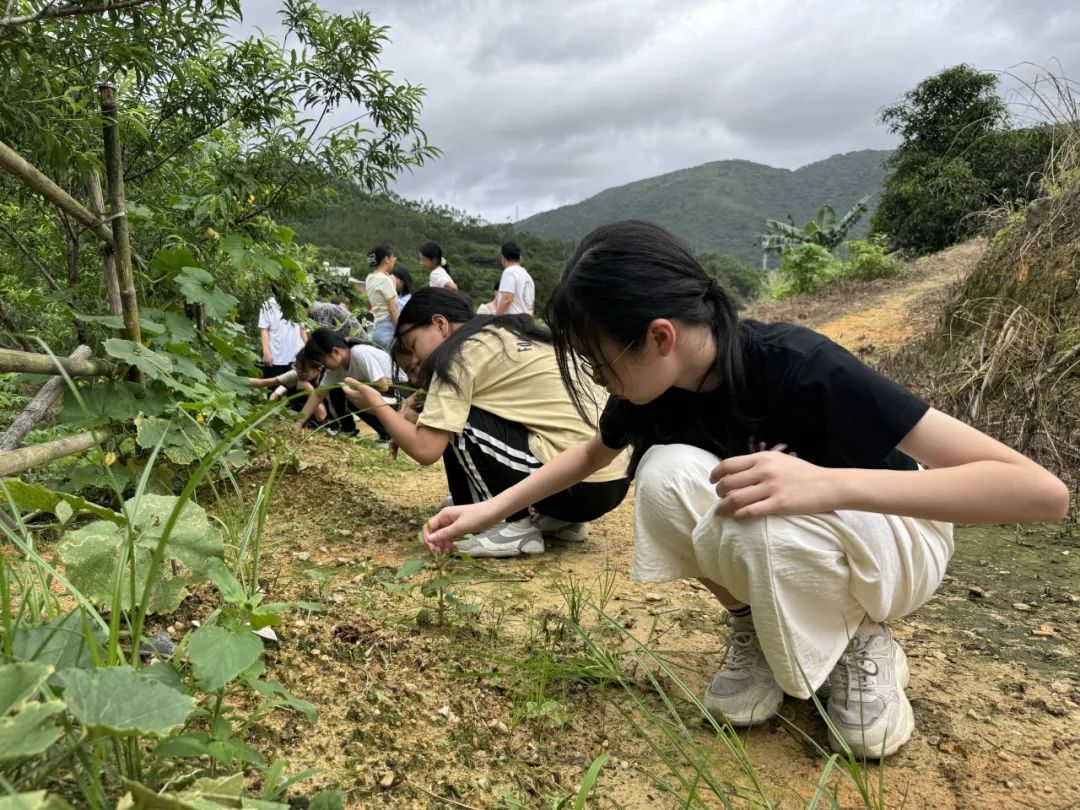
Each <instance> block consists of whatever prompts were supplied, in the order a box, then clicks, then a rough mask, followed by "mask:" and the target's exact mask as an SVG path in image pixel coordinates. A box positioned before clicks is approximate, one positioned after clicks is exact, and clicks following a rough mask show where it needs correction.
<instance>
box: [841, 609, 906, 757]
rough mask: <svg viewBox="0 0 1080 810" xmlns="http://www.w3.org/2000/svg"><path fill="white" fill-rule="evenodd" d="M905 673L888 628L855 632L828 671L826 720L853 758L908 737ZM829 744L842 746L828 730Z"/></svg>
mask: <svg viewBox="0 0 1080 810" xmlns="http://www.w3.org/2000/svg"><path fill="white" fill-rule="evenodd" d="M909 677H910V671H909V670H908V663H907V656H905V655H904V651H903V650H902V649H900V645H899V644H897V643H896V642H895V641H893V637H892V634H891V633H889V628H888V627H886V626H885V625H883V624H874V625H872V626H870V627H868V628H867V629H863V628H862V627H860V628H859V630H857V631H856V633H855V636H853V637H852V639H851V641H850V642H849V643H848V646H847V649H846V650H844V654H843V655H841V656H840V661H839V662H838V663H837V664H836V667H835V668H834V669H833V671H832V674H831V675H829V703H828V714H829V719H830V720H832V723H833V725H834V726H835V727H836V730H837V731H838V732H839V734H840V737H842V738H843V740H844V742H845V743H847V744H848V746H849V747H850V748H851V750H852V752H854V754H855V755H856V756H858V757H864V758H867V759H880V758H881V757H887V756H889V755H890V754H893V753H895V752H896V751H897V749H899V748H900V746H902V745H903V744H904V743H906V742H907V741H908V740H909V739H911V732H913V731H914V730H915V715H914V713H913V712H912V711H911V703H910V701H908V699H907V695H905V694H904V687H905V686H907V683H908V678H909ZM829 743H830V744H831V745H832V749H833V750H834V751H842V750H843V747H842V746H841V744H840V740H838V739H836V737H834V736H833V734H832V731H830V732H829Z"/></svg>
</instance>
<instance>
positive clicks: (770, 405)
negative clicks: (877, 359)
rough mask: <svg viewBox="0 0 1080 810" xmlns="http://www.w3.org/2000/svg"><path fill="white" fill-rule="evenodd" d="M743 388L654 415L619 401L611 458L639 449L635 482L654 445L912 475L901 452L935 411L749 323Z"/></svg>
mask: <svg viewBox="0 0 1080 810" xmlns="http://www.w3.org/2000/svg"><path fill="white" fill-rule="evenodd" d="M739 341H740V348H741V350H742V359H743V385H742V388H741V389H740V391H739V393H738V394H737V396H736V402H735V411H734V413H733V412H732V408H731V405H730V404H729V399H730V394H729V393H728V389H726V388H723V387H722V388H720V389H718V390H716V391H711V392H700V393H698V392H694V391H687V390H685V389H681V388H670V389H668V390H667V391H666V392H664V394H662V395H661V396H660V397H658V398H657V399H655V400H653V401H652V402H650V403H648V404H647V405H634V404H632V403H630V402H628V401H627V400H625V399H617V398H615V397H612V398H610V399H609V400H608V404H607V406H606V407H605V409H604V412H603V414H602V415H601V417H600V438H601V440H602V441H603V442H604V445H605V446H607V447H610V448H617V449H622V448H623V447H626V446H627V445H633V448H634V453H633V460H632V461H631V465H630V470H631V474H633V472H634V471H635V470H636V468H637V464H638V461H639V460H640V458H641V456H642V454H643V453H644V452H645V451H646V450H648V449H649V447H651V446H652V445H654V444H689V445H693V446H695V447H700V448H702V449H705V450H708V451H710V452H712V453H715V454H716V455H717V456H719V457H720V458H726V457H728V456H737V455H743V454H745V453H748V452H753V451H756V450H757V445H758V443H759V442H765V446H766V449H769V448H771V447H773V446H774V445H777V444H781V443H783V444H786V445H787V452H794V453H796V454H797V455H798V457H799V458H801V459H804V460H806V461H809V462H810V463H812V464H817V465H819V466H822V467H858V468H864V469H895V470H913V469H916V464H915V462H914V461H912V459H910V458H909V457H908V456H906V455H904V454H903V453H901V452H900V451H899V450H897V449H896V445H897V444H899V443H900V441H901V440H902V439H903V438H904V437H905V436H906V435H907V434H908V432H909V431H910V430H911V429H912V428H913V427H915V424H916V423H917V422H918V421H919V420H920V419H922V417H923V415H924V414H925V413H926V412H927V410H929V408H930V406H929V405H927V404H926V403H925V402H923V401H922V400H921V399H919V398H918V397H916V396H915V395H914V394H912V393H911V392H910V391H908V390H907V389H905V388H904V387H902V386H900V385H898V384H897V383H895V382H893V381H892V380H890V379H888V378H887V377H884V376H883V375H881V374H879V373H878V372H876V371H874V370H873V369H872V368H870V367H869V366H866V365H864V364H863V363H862V362H860V361H859V360H858V359H857V358H855V357H854V356H853V355H852V354H851V353H850V352H848V351H847V350H846V349H843V348H841V347H840V346H837V345H836V344H835V343H833V342H832V341H831V340H829V339H828V338H826V337H824V336H823V335H819V334H818V333H817V332H812V331H810V330H809V329H804V328H803V327H801V326H793V325H791V324H786V323H776V324H765V323H760V322H758V321H750V320H746V321H742V323H741V325H740V329H739Z"/></svg>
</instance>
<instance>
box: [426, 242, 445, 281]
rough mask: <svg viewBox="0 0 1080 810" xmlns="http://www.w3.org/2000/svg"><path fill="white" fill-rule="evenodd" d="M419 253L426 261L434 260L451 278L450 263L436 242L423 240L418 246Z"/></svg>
mask: <svg viewBox="0 0 1080 810" xmlns="http://www.w3.org/2000/svg"><path fill="white" fill-rule="evenodd" d="M420 255H421V256H423V257H424V258H425V259H427V260H428V261H432V262H435V263H436V264H437V265H438V266H439V267H441V268H442V269H443V270H445V271H446V274H447V275H448V276H450V278H451V279H453V276H452V275H451V274H450V265H449V264H448V263H447V261H446V255H445V254H444V253H443V249H442V248H441V247H439V245H438V244H437V243H436V242H424V244H422V245H421V246H420Z"/></svg>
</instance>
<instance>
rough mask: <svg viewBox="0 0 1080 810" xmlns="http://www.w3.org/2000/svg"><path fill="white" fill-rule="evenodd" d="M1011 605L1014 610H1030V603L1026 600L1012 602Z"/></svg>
mask: <svg viewBox="0 0 1080 810" xmlns="http://www.w3.org/2000/svg"><path fill="white" fill-rule="evenodd" d="M1012 606H1013V608H1014V609H1015V610H1031V605H1029V604H1028V603H1027V602H1013V603H1012Z"/></svg>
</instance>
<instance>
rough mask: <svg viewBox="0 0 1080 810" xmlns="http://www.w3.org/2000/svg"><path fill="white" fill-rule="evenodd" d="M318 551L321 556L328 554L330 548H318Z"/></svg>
mask: <svg viewBox="0 0 1080 810" xmlns="http://www.w3.org/2000/svg"><path fill="white" fill-rule="evenodd" d="M319 551H321V552H322V553H323V554H329V553H330V546H319Z"/></svg>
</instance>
